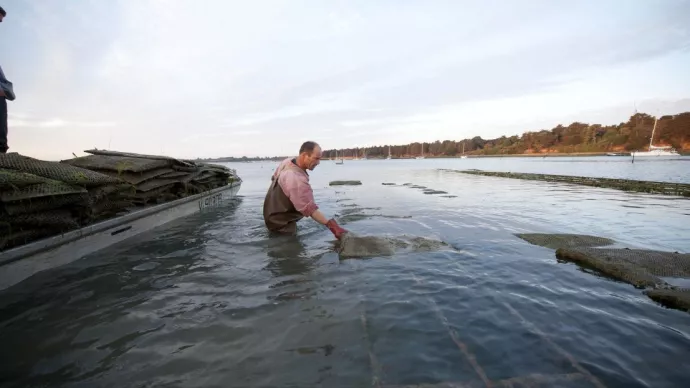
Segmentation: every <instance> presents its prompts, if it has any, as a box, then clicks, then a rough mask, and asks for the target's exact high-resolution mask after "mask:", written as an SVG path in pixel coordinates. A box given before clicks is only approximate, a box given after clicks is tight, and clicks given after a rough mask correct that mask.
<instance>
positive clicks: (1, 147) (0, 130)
mask: <svg viewBox="0 0 690 388" xmlns="http://www.w3.org/2000/svg"><path fill="white" fill-rule="evenodd" d="M8 148H9V147H8V146H7V100H6V99H5V97H0V154H4V153H6V152H7V149H8Z"/></svg>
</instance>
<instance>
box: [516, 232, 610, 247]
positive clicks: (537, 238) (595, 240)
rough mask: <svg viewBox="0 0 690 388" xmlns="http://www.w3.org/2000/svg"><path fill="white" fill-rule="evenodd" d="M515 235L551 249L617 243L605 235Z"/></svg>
mask: <svg viewBox="0 0 690 388" xmlns="http://www.w3.org/2000/svg"><path fill="white" fill-rule="evenodd" d="M515 236H516V237H519V238H521V239H523V240H525V241H527V242H528V243H530V244H533V245H538V246H542V247H545V248H551V249H558V248H570V247H573V248H574V247H600V246H606V245H612V244H614V243H615V241H613V240H611V239H608V238H605V237H598V236H589V235H584V234H562V233H517V234H515Z"/></svg>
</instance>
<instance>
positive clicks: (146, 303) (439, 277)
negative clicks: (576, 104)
mask: <svg viewBox="0 0 690 388" xmlns="http://www.w3.org/2000/svg"><path fill="white" fill-rule="evenodd" d="M568 159H573V160H568ZM568 159H564V158H558V159H556V158H547V159H464V160H461V159H451V160H433V159H426V160H392V161H346V162H345V163H344V164H343V165H335V164H333V162H329V161H324V162H322V164H321V166H319V167H318V168H317V169H316V170H315V171H313V172H312V173H311V175H312V183H313V186H314V191H315V195H316V197H317V201H318V203H319V205H320V206H321V209H322V211H323V212H324V213H326V214H327V215H332V214H337V217H340V219H341V220H344V221H343V222H342V225H343V226H344V227H345V228H347V229H350V230H351V231H353V232H355V233H357V234H358V235H362V236H391V237H393V238H397V237H400V236H418V237H424V238H428V239H431V240H440V241H443V242H445V243H446V244H448V247H444V248H443V249H431V250H428V251H418V250H402V251H396V252H395V254H394V255H392V256H385V257H371V258H357V259H348V260H340V259H339V257H338V254H337V253H336V252H335V251H334V241H333V238H332V235H331V234H330V232H328V230H326V229H325V228H323V227H320V226H317V225H316V224H315V223H314V222H313V221H311V220H304V221H302V222H301V223H300V230H299V235H298V236H297V237H294V238H290V237H281V238H269V237H268V234H267V233H266V232H265V230H264V227H263V222H262V218H261V206H262V201H263V197H264V194H265V190H266V189H267V187H268V184H269V181H270V173H271V172H272V169H273V168H274V167H275V166H276V165H277V163H244V164H229V165H230V166H231V167H233V168H237V170H238V172H239V174H240V175H241V176H242V178H243V179H244V183H243V185H242V189H241V190H240V197H239V198H237V199H236V200H234V201H232V202H230V203H227V204H225V205H224V206H223V207H221V208H218V209H211V210H208V211H206V212H205V213H202V214H197V215H194V216H191V217H188V218H186V219H184V220H178V221H175V222H173V223H172V224H170V225H168V226H166V227H164V228H160V229H157V230H155V231H152V232H150V233H147V234H145V235H142V236H139V237H137V238H136V239H134V240H130V241H128V242H125V243H123V244H120V245H118V246H115V247H112V248H111V249H108V250H106V251H103V252H100V253H98V254H97V255H93V256H92V257H89V258H87V259H85V260H80V261H77V262H74V263H72V264H71V265H69V266H67V267H64V268H60V269H57V270H53V271H46V272H43V273H40V274H38V275H36V276H34V277H33V278H31V279H29V280H27V281H25V282H23V283H21V284H19V285H17V286H15V287H13V288H11V289H9V290H5V291H3V292H0V341H1V343H2V345H3V350H2V353H1V356H0V384H1V386H2V387H42V386H51V387H123V386H126V387H269V386H270V387H287V386H289V387H298V386H299V387H304V386H324V387H353V386H370V385H372V384H374V385H382V386H386V385H393V386H395V385H409V384H422V383H432V384H433V383H441V382H458V383H467V384H475V385H474V386H479V387H481V386H489V385H492V386H496V385H498V383H497V382H499V381H502V380H505V379H510V378H514V379H515V380H511V381H512V382H519V381H525V380H520V379H521V378H526V376H530V375H535V374H539V375H542V376H541V377H534V376H533V377H534V378H535V379H537V380H539V379H541V380H540V381H542V382H544V381H546V379H547V378H549V379H551V380H550V381H551V383H549V384H547V383H544V385H542V386H575V387H596V386H607V387H679V386H686V385H687V382H688V381H690V368H688V367H687V366H688V365H687V362H688V361H687V357H688V354H690V315H689V314H688V313H685V312H680V311H676V310H670V309H666V308H663V307H661V306H659V305H657V304H656V303H655V302H653V301H651V300H650V299H648V298H647V297H646V296H644V295H642V293H641V292H640V290H636V289H634V288H633V287H631V286H629V285H627V284H623V283H620V282H616V281H612V280H609V279H606V278H603V277H601V276H598V275H596V274H593V273H591V272H589V271H584V270H581V269H579V268H578V267H577V266H575V265H573V264H563V263H559V262H557V260H556V258H555V255H554V251H553V250H551V249H548V248H543V247H538V246H534V245H530V244H529V243H527V242H526V241H524V240H521V239H519V238H517V237H515V236H514V234H515V233H530V232H534V233H539V232H554V233H580V234H593V235H598V236H602V237H608V238H611V239H613V240H615V241H616V242H617V243H618V244H619V245H622V246H629V247H642V248H650V249H663V250H673V251H681V252H689V251H690V239H689V238H688V236H690V201H689V200H687V199H680V198H676V197H666V196H656V195H644V194H637V193H625V192H621V191H616V190H610V189H596V188H590V187H580V186H573V185H567V184H546V183H544V182H531V181H521V180H510V179H502V178H493V177H481V176H472V175H463V174H456V173H451V172H445V171H439V170H438V168H451V169H463V168H479V169H485V170H493V171H520V172H544V173H557V174H571V175H588V176H606V177H623V178H631V179H647V180H669V181H675V182H685V183H690V168H688V167H690V163H688V160H687V159H684V160H679V161H658V160H653V161H638V160H636V162H635V163H634V164H632V163H630V160H629V159H627V158H612V157H609V158H579V159H574V158H568ZM349 179H356V180H361V181H362V185H361V186H328V182H330V181H332V180H349ZM384 182H390V183H397V185H382V183H384ZM404 183H411V184H412V185H416V186H417V187H410V186H411V185H408V186H402V184H404ZM420 186H423V187H420ZM425 190H427V191H429V190H438V191H444V192H447V194H425V192H424V191H425ZM449 196H451V197H449ZM452 196H455V197H452ZM566 380H568V384H565V383H563V381H566ZM535 386H538V384H535Z"/></svg>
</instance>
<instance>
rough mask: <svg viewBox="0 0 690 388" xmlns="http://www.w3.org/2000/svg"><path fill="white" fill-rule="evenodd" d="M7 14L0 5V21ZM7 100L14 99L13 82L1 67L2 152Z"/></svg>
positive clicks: (5, 132)
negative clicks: (6, 76)
mask: <svg viewBox="0 0 690 388" xmlns="http://www.w3.org/2000/svg"><path fill="white" fill-rule="evenodd" d="M5 16H7V12H5V10H4V9H2V7H0V23H2V19H4V18H5ZM7 100H10V101H13V100H14V91H13V90H12V82H10V81H8V80H7V78H5V73H3V72H2V67H0V154H4V153H6V152H7V149H8V148H9V147H8V146H7Z"/></svg>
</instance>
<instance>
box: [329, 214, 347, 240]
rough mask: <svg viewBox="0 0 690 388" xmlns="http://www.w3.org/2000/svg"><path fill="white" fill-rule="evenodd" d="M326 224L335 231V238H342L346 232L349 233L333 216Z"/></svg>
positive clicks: (332, 231)
mask: <svg viewBox="0 0 690 388" xmlns="http://www.w3.org/2000/svg"><path fill="white" fill-rule="evenodd" d="M326 226H327V227H328V229H330V231H331V233H333V235H334V236H335V238H337V239H338V240H340V238H341V237H343V235H344V234H345V233H347V230H345V229H343V228H341V227H340V225H338V223H337V222H335V220H334V219H332V218H331V219H330V220H328V222H327V223H326Z"/></svg>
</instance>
